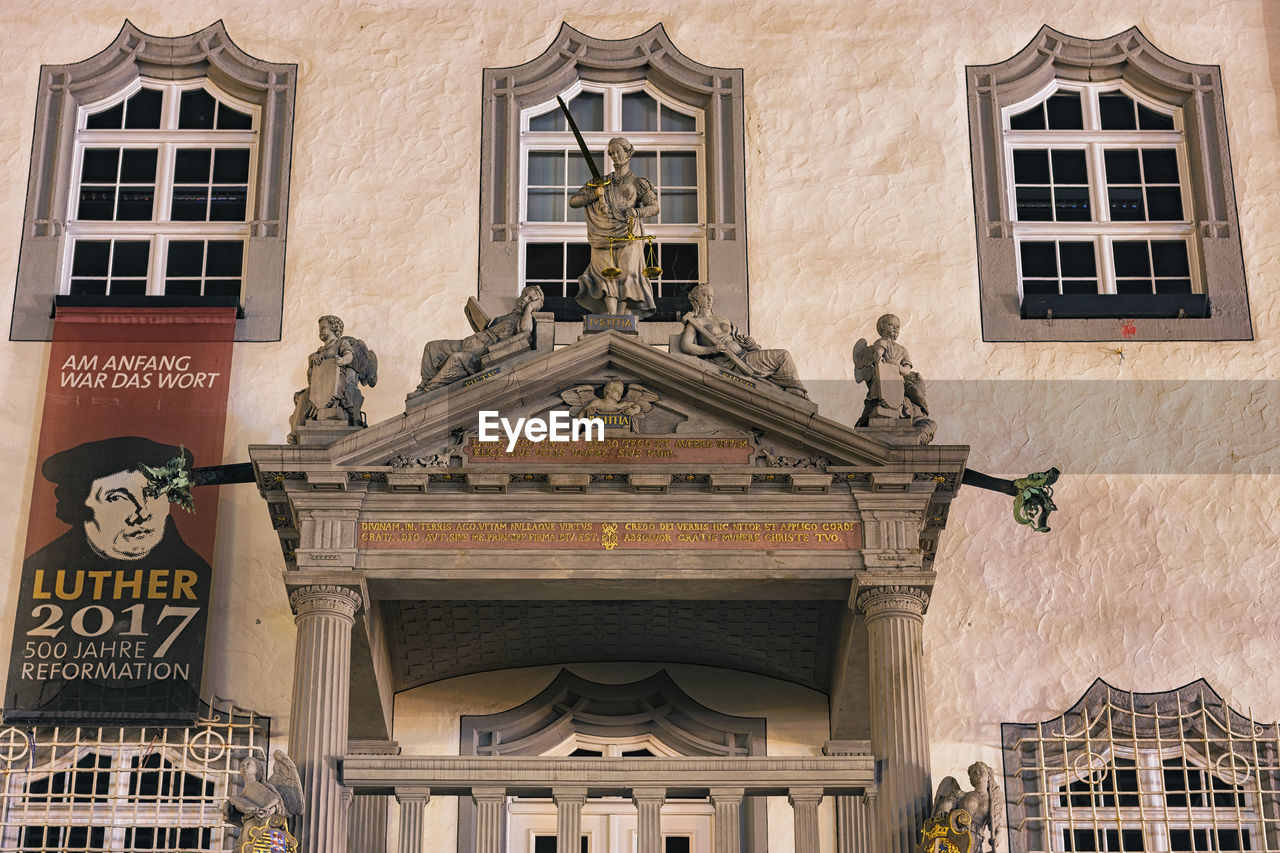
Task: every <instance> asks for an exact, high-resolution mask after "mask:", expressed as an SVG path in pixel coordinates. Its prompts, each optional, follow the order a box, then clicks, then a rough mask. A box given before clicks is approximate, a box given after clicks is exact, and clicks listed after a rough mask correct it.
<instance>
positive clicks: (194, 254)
mask: <svg viewBox="0 0 1280 853" xmlns="http://www.w3.org/2000/svg"><path fill="white" fill-rule="evenodd" d="M203 265H204V242H203V241H202V240H171V241H170V242H169V264H168V266H166V267H165V272H166V274H167V275H171V276H172V275H177V276H196V277H198V276H199V275H200V274H201V273H202V272H203V270H202V269H201V267H202V266H203Z"/></svg>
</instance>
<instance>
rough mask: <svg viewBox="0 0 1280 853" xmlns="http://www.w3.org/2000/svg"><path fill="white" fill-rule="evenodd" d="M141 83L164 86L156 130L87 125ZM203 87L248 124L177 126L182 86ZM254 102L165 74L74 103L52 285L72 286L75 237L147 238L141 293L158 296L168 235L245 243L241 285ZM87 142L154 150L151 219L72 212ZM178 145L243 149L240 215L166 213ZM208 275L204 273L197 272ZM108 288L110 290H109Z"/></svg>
mask: <svg viewBox="0 0 1280 853" xmlns="http://www.w3.org/2000/svg"><path fill="white" fill-rule="evenodd" d="M143 88H148V89H158V90H161V91H162V92H163V100H162V102H161V103H162V108H161V114H160V128H159V129H158V130H138V129H128V128H124V129H119V130H115V129H113V130H89V129H87V127H86V124H87V122H88V119H89V117H90V116H91V115H93V114H94V113H98V112H101V111H103V110H106V109H110V108H111V107H113V106H115V105H116V104H119V103H122V102H124V101H126V100H128V99H129V98H130V97H132V96H133V95H135V94H137V93H138V91H139V90H141V89H143ZM199 89H204V90H205V91H207V92H208V93H209V94H210V95H212V96H213V98H214V99H216V100H218V101H220V102H221V103H223V104H226V105H227V106H229V107H231V108H233V109H235V110H237V111H239V112H242V113H246V114H248V115H249V117H250V120H251V127H250V129H249V130H179V129H178V107H179V102H180V100H181V96H182V93H183V92H188V91H193V90H199ZM261 116H262V111H261V108H259V107H258V106H256V105H254V104H250V103H248V102H246V101H242V100H240V99H238V98H235V97H233V96H232V95H230V94H228V93H226V92H224V91H223V90H222V89H220V88H219V87H218V86H217V85H216V84H214V82H213V81H211V80H209V79H208V78H197V79H193V80H184V81H164V80H156V79H153V78H147V77H139V78H137V79H136V80H134V81H133V82H132V83H130V84H129V85H128V86H126V87H125V88H123V89H121V90H120V91H119V92H116V93H114V94H112V95H110V96H108V97H106V98H102V99H100V100H98V101H95V102H93V103H89V104H84V105H82V106H81V107H80V108H79V109H78V110H77V118H76V138H75V152H74V157H73V160H72V165H71V170H72V171H71V180H69V181H68V198H67V211H68V218H67V239H66V240H64V241H63V247H62V262H61V265H60V267H59V270H58V283H59V284H58V292H59V293H60V294H63V295H65V294H69V293H70V292H71V267H72V258H73V257H74V253H75V244H76V242H77V241H82V240H112V239H116V240H119V239H133V240H143V239H145V240H148V241H150V244H151V249H150V257H149V260H148V264H147V290H146V293H147V295H148V296H159V295H163V294H164V292H165V290H164V287H165V278H166V275H165V273H166V269H165V265H166V263H167V259H168V249H169V242H170V241H171V240H204V241H208V240H240V241H242V242H243V243H245V244H246V249H245V251H243V252H242V254H241V262H240V266H241V268H240V275H239V278H240V281H241V294H242V295H243V292H244V279H245V275H244V267H245V261H244V258H245V255H247V254H248V252H247V244H248V240H249V237H250V222H251V219H252V216H253V211H254V209H255V205H256V202H257V199H256V197H255V196H256V190H257V170H258V134H259V130H260V129H261V122H262V117H261ZM90 148H119V149H125V148H133V149H143V148H145V149H154V150H155V151H156V152H157V154H156V185H155V202H154V208H153V214H154V215H153V218H152V219H151V220H149V221H141V220H133V221H121V220H98V219H79V218H77V214H78V210H77V208H78V205H79V195H80V176H81V167H82V165H83V162H84V152H85V150H86V149H90ZM180 148H200V149H214V150H216V149H219V148H227V149H235V150H248V152H249V174H248V179H247V184H248V198H247V200H246V204H245V219H244V221H243V222H222V221H208V220H206V221H190V220H181V221H180V220H174V219H171V218H170V214H171V207H172V201H173V190H174V161H175V158H176V153H177V151H178V149H180ZM204 277H205V278H207V277H208V276H204ZM108 295H110V294H108Z"/></svg>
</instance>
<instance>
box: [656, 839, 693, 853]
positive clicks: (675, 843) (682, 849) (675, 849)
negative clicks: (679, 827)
mask: <svg viewBox="0 0 1280 853" xmlns="http://www.w3.org/2000/svg"><path fill="white" fill-rule="evenodd" d="M662 843H663V851H664V853H689V836H687V835H668V836H667V837H666V838H664V839H662Z"/></svg>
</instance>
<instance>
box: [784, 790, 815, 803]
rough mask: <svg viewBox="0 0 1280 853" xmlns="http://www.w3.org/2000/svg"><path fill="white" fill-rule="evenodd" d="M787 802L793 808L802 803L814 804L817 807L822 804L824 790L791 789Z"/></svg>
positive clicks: (788, 792)
mask: <svg viewBox="0 0 1280 853" xmlns="http://www.w3.org/2000/svg"><path fill="white" fill-rule="evenodd" d="M787 802H789V803H791V805H793V806H795V805H798V804H802V803H813V804H814V805H815V806H816V805H818V804H819V803H821V802H822V789H821V788H790V789H788V791H787Z"/></svg>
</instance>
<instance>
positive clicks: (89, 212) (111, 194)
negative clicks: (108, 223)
mask: <svg viewBox="0 0 1280 853" xmlns="http://www.w3.org/2000/svg"><path fill="white" fill-rule="evenodd" d="M115 209H116V190H115V187H86V188H84V189H81V190H80V203H79V205H78V206H77V208H76V212H77V217H78V218H80V219H94V220H100V219H111V218H112V217H113V216H114V215H115Z"/></svg>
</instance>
